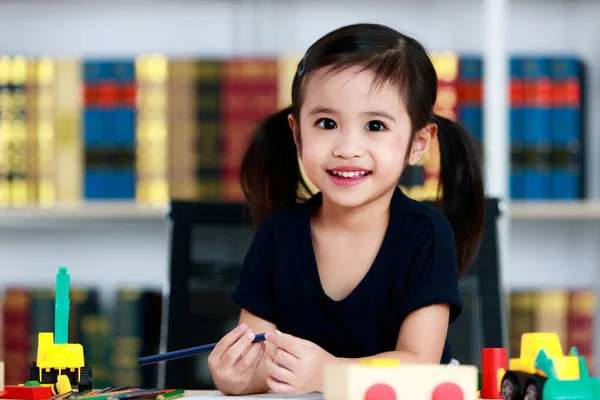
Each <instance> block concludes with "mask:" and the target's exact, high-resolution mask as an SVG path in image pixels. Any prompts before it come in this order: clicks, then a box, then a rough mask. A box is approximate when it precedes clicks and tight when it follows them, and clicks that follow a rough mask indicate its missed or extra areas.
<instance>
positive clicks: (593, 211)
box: [509, 201, 600, 221]
mask: <svg viewBox="0 0 600 400" xmlns="http://www.w3.org/2000/svg"><path fill="white" fill-rule="evenodd" d="M509 213H510V219H513V220H528V219H532V220H557V219H560V220H588V221H596V220H597V221H600V202H599V201H580V202H546V201H526V202H525V201H517V202H511V203H510V205H509Z"/></svg>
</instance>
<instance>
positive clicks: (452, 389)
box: [431, 382, 465, 400]
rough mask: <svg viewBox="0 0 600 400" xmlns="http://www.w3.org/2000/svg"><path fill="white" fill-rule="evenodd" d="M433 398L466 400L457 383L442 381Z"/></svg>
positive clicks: (436, 399) (433, 399)
mask: <svg viewBox="0 0 600 400" xmlns="http://www.w3.org/2000/svg"><path fill="white" fill-rule="evenodd" d="M431 400H465V394H464V393H463V391H462V389H461V388H460V386H458V385H457V384H456V383H452V382H445V383H440V384H439V385H437V386H436V387H435V389H434V390H433V394H432V395H431Z"/></svg>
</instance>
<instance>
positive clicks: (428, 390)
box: [323, 363, 478, 400]
mask: <svg viewBox="0 0 600 400" xmlns="http://www.w3.org/2000/svg"><path fill="white" fill-rule="evenodd" d="M477 390H478V371H477V367H475V366H472V365H460V366H447V365H441V364H403V365H396V366H389V365H387V366H385V368H381V366H373V365H365V364H362V363H356V364H332V365H328V366H326V367H325V375H324V390H323V397H324V398H325V400H388V399H389V400H391V399H410V400H442V399H452V398H456V397H453V396H456V394H457V393H460V394H461V395H462V398H464V399H476V398H477Z"/></svg>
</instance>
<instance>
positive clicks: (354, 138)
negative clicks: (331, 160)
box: [333, 129, 365, 159]
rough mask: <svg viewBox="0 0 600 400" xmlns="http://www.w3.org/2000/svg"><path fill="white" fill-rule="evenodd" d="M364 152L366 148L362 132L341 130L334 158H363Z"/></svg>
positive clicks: (335, 144) (334, 148) (336, 141)
mask: <svg viewBox="0 0 600 400" xmlns="http://www.w3.org/2000/svg"><path fill="white" fill-rule="evenodd" d="M364 152H365V146H364V142H363V140H361V135H360V132H355V131H353V130H352V129H349V130H341V129H340V130H339V133H338V134H337V135H336V138H335V143H334V146H333V156H334V157H339V158H344V159H351V158H355V157H361V156H363V155H364Z"/></svg>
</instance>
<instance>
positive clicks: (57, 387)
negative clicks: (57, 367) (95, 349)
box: [52, 375, 73, 396]
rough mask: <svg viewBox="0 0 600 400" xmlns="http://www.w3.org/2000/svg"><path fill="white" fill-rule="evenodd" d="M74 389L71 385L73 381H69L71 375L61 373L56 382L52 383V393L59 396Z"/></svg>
mask: <svg viewBox="0 0 600 400" xmlns="http://www.w3.org/2000/svg"><path fill="white" fill-rule="evenodd" d="M71 391H73V388H72V387H71V381H69V377H68V376H66V375H59V376H58V379H57V381H56V383H55V384H54V385H52V394H53V395H55V396H57V395H59V394H63V393H69V392H71Z"/></svg>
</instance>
